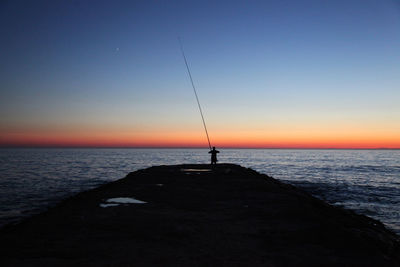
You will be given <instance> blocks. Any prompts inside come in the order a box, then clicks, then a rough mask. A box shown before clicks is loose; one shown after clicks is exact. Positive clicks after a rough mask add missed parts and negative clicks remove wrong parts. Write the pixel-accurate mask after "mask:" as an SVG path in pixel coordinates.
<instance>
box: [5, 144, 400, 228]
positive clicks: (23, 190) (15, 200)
mask: <svg viewBox="0 0 400 267" xmlns="http://www.w3.org/2000/svg"><path fill="white" fill-rule="evenodd" d="M220 151H221V153H220V154H219V162H226V163H235V164H240V165H242V166H245V167H250V168H253V169H255V170H257V171H259V172H261V173H265V174H268V175H270V176H273V177H274V178H277V179H280V180H283V181H285V182H289V183H291V184H294V185H296V186H298V187H301V188H303V189H305V190H307V191H308V192H310V193H312V194H313V195H315V196H317V197H319V198H321V199H324V200H326V201H328V202H329V203H332V204H334V205H340V206H344V207H347V208H350V209H353V210H355V211H356V212H358V213H361V214H365V215H368V216H370V217H373V218H375V219H378V220H380V221H382V222H384V223H385V224H386V225H387V226H388V227H389V228H391V229H393V230H394V231H396V232H397V233H398V234H400V150H286V149H220ZM208 157H209V155H208V154H207V150H204V149H72V148H69V149H55V148H52V149H22V148H18V149H6V148H3V149H0V225H4V224H6V223H10V222H15V221H18V220H20V219H21V218H23V217H26V216H29V215H31V214H35V213H38V212H41V211H43V210H45V209H46V208H48V207H50V206H52V205H54V204H55V203H57V202H58V201H60V200H61V199H63V198H65V197H67V196H70V195H72V194H74V193H76V192H79V191H83V190H87V189H90V188H93V187H95V186H98V185H100V184H103V183H106V182H109V181H114V180H116V179H119V178H122V177H124V176H125V175H126V174H128V173H129V172H131V171H135V170H138V169H142V168H145V167H150V166H153V165H162V164H182V163H208V162H209V158H208Z"/></svg>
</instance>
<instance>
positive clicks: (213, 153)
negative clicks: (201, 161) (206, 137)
mask: <svg viewBox="0 0 400 267" xmlns="http://www.w3.org/2000/svg"><path fill="white" fill-rule="evenodd" d="M208 153H211V165H213V164H215V165H216V164H217V161H218V160H217V153H219V151H218V150H215V146H213V149H212V150H210V152H208Z"/></svg>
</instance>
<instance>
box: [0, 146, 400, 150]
mask: <svg viewBox="0 0 400 267" xmlns="http://www.w3.org/2000/svg"><path fill="white" fill-rule="evenodd" d="M4 148H93V149H98V148H105V149H116V148H120V149H209V148H208V147H202V146H86V145H76V146H74V145H70V146H63V145H47V146H46V145H0V149H4ZM217 148H218V149H299V150H324V149H325V150H400V147H398V148H396V147H395V148H388V147H376V148H373V147H246V146H243V147H242V146H240V147H233V146H220V147H217Z"/></svg>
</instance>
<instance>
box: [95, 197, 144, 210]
mask: <svg viewBox="0 0 400 267" xmlns="http://www.w3.org/2000/svg"><path fill="white" fill-rule="evenodd" d="M105 202H107V203H100V207H102V208H108V207H116V206H119V205H120V204H145V203H147V202H145V201H142V200H138V199H135V198H132V197H114V198H109V199H107V200H106V201H105Z"/></svg>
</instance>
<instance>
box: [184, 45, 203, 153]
mask: <svg viewBox="0 0 400 267" xmlns="http://www.w3.org/2000/svg"><path fill="white" fill-rule="evenodd" d="M178 41H179V45H180V47H181V52H182V56H183V59H184V60H185V65H186V69H187V72H188V74H189V78H190V82H191V83H192V88H193V92H194V95H195V96H196V100H197V106H198V107H199V111H200V115H201V119H202V120H203V126H204V130H205V131H206V135H207V141H208V147H209V148H210V150H211V143H210V137H209V136H208V131H207V126H206V121H205V120H204V115H203V111H202V110H201V106H200V101H199V97H198V96H197V92H196V87H195V86H194V82H193V78H192V74H191V73H190V69H189V65H188V63H187V59H186V56H185V52H184V51H183V45H182V42H181V39H180V38H178Z"/></svg>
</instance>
